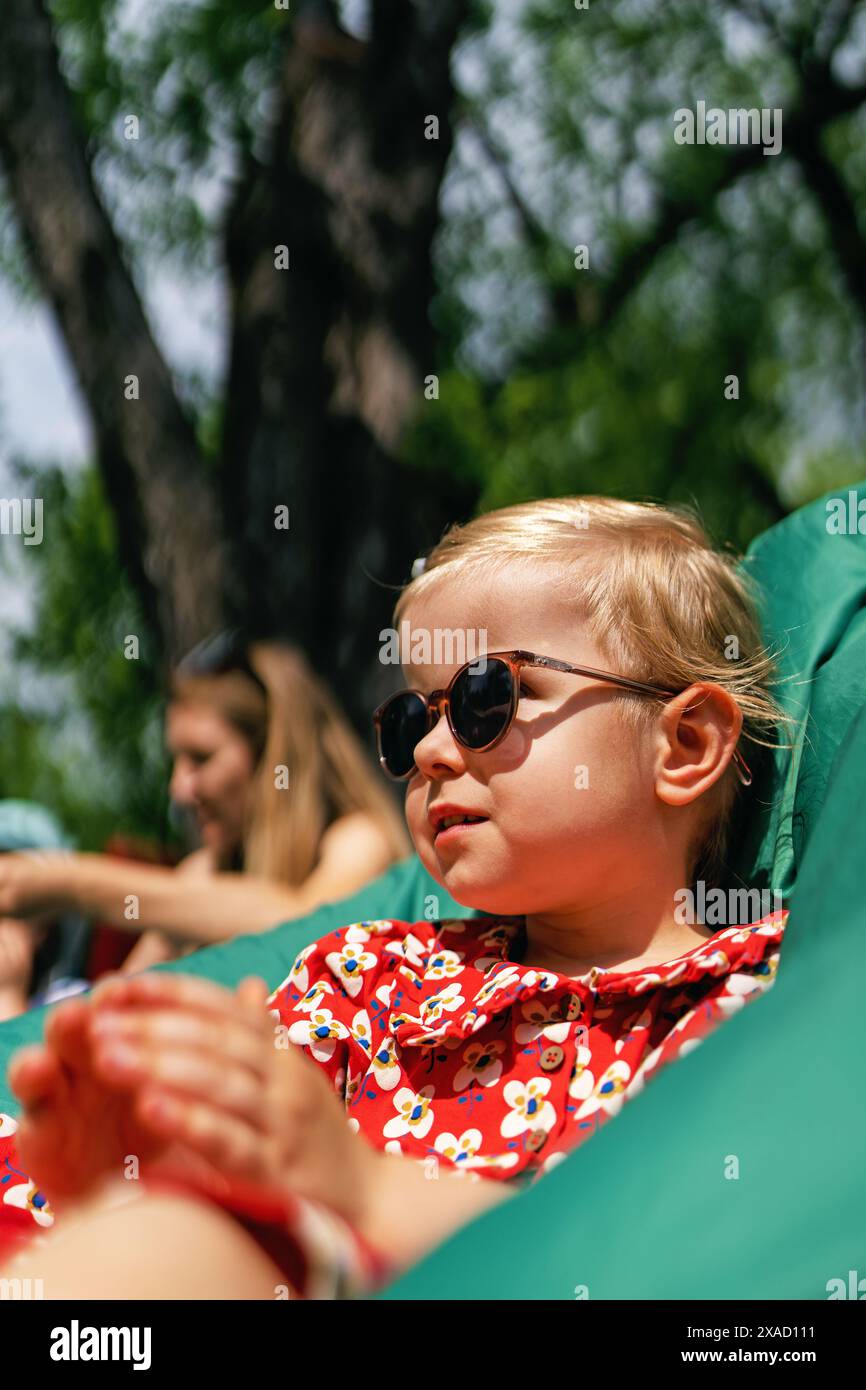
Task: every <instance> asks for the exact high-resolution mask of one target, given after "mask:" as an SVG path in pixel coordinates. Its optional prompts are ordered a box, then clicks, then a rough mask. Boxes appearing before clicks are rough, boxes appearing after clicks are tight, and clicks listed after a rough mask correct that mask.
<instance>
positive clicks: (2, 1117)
mask: <svg viewBox="0 0 866 1390" xmlns="http://www.w3.org/2000/svg"><path fill="white" fill-rule="evenodd" d="M17 1132H18V1121H17V1120H15V1119H13V1118H12V1116H11V1115H6V1114H4V1113H3V1112H2V1111H0V1139H8V1138H9V1135H10V1134H17Z"/></svg>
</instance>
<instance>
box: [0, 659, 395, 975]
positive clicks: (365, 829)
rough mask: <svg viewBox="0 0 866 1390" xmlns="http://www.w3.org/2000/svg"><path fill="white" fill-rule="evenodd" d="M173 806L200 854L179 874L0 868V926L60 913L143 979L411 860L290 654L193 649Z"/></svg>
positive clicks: (55, 859) (326, 705)
mask: <svg viewBox="0 0 866 1390" xmlns="http://www.w3.org/2000/svg"><path fill="white" fill-rule="evenodd" d="M166 737H167V742H168V747H169V751H170V753H171V755H172V759H173V771H172V779H171V795H172V798H173V799H174V800H175V801H176V802H177V804H178V805H179V806H181V807H183V808H184V809H185V810H186V812H187V813H188V814H189V815H190V816H191V817H192V818H194V820H195V823H196V828H197V832H198V839H199V848H198V849H196V850H195V851H194V852H193V853H192V854H190V855H189V856H188V857H187V858H186V859H184V860H182V862H181V863H180V864H179V865H178V867H177V868H174V869H170V868H160V867H156V866H152V865H144V864H138V863H135V862H132V861H124V860H117V859H112V858H109V857H108V856H105V855H98V854H64V853H42V854H40V855H39V856H38V857H30V856H28V855H23V854H22V855H19V854H10V855H3V856H2V857H0V917H3V916H6V917H9V916H18V917H23V916H32V915H35V914H37V913H46V912H57V911H61V910H71V911H78V912H81V913H84V914H86V915H88V916H92V917H95V918H96V919H98V920H101V921H105V922H110V923H112V924H114V925H116V926H119V927H123V928H126V929H128V930H131V931H136V932H140V931H141V932H143V933H144V934H143V935H142V937H141V940H140V941H138V942H137V943H136V945H135V947H134V948H133V951H132V952H131V953H130V955H129V956H128V957H127V961H126V962H125V965H124V969H135V970H138V969H143V968H145V967H146V966H148V965H151V964H153V963H155V962H156V961H158V960H165V959H169V958H170V957H171V956H173V955H177V954H179V953H180V952H181V951H182V950H183V948H184V946H187V947H189V946H190V945H191V944H193V945H199V946H200V945H205V944H209V943H212V942H215V941H221V940H225V939H227V938H230V937H233V936H236V935H238V934H241V933H245V932H258V931H263V930H264V929H266V928H268V927H271V926H274V925H275V924H276V923H278V922H281V921H284V920H286V919H287V918H291V917H296V916H300V915H302V914H303V913H305V912H310V911H312V910H314V909H315V908H316V907H317V906H319V905H320V904H321V903H324V902H329V901H332V900H333V899H335V898H340V897H344V896H345V895H347V894H349V893H351V892H353V891H355V890H356V889H358V888H361V887H362V886H363V885H364V884H365V883H366V882H368V881H369V880H370V879H373V878H376V877H377V876H378V875H379V874H381V873H382V872H384V870H385V869H386V868H387V867H388V866H389V865H390V864H391V863H393V862H394V861H395V860H397V859H400V858H403V857H404V856H405V855H407V854H408V853H409V852H410V846H409V842H408V839H407V837H406V832H405V830H404V828H403V823H402V818H401V817H400V815H399V813H398V811H397V810H396V808H395V807H394V806H393V805H392V802H391V800H390V797H389V796H388V793H387V791H386V790H385V788H384V786H383V785H381V784H380V783H379V781H378V778H377V775H376V772H375V770H374V769H373V767H372V766H371V764H370V762H369V761H368V759H367V757H366V755H365V753H364V750H363V747H362V745H361V743H360V740H359V739H358V738H357V737H356V735H355V734H354V732H353V731H352V729H351V728H350V726H349V724H348V722H347V721H346V719H345V717H344V716H343V714H342V713H341V712H340V710H339V709H338V707H337V705H336V703H335V701H334V700H333V698H332V697H331V696H330V694H329V693H328V691H327V690H326V688H325V686H324V685H323V683H322V682H321V681H320V680H319V679H318V678H317V677H316V676H315V675H314V674H313V672H312V671H311V670H310V668H309V666H308V664H307V662H306V660H305V658H304V656H303V655H302V653H301V652H299V651H298V650H296V649H295V648H292V647H288V646H283V645H277V644H270V643H257V644H255V645H253V646H251V647H249V648H248V649H244V648H243V647H241V646H239V645H238V644H237V643H236V641H235V639H234V638H233V637H232V635H231V634H222V635H221V636H220V637H219V638H216V639H212V640H210V641H209V642H207V643H204V644H202V645H201V646H200V647H198V648H196V649H195V651H193V652H192V653H190V655H189V656H188V657H186V658H185V659H184V661H183V662H182V663H181V665H180V667H179V668H178V670H177V672H176V673H175V676H174V679H173V681H172V687H171V696H170V702H169V706H168V712H167V720H166Z"/></svg>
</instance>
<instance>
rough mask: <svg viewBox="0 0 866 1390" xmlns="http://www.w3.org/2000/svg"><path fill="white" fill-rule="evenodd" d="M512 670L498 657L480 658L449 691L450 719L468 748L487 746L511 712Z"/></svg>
mask: <svg viewBox="0 0 866 1390" xmlns="http://www.w3.org/2000/svg"><path fill="white" fill-rule="evenodd" d="M511 704H512V680H511V670H510V668H509V667H508V666H506V664H505V662H504V661H500V660H499V658H498V657H481V658H479V660H478V661H477V662H474V663H473V665H472V666H467V667H466V669H465V670H464V671H463V672H461V674H460V676H459V677H458V679H457V680H456V681H455V683H454V688H453V690H452V691H451V718H452V720H453V724H454V729H455V731H456V733H457V737H458V738H459V739H460V741H461V742H462V743H463V744H464V745H465V747H467V748H486V747H487V745H488V744H489V743H492V742H493V740H494V739H495V738H497V737H498V736H499V734H501V733H502V730H503V729H504V728H505V727H506V725H507V724H508V720H509V718H510V715H511Z"/></svg>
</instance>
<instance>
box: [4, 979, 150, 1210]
mask: <svg viewBox="0 0 866 1390" xmlns="http://www.w3.org/2000/svg"><path fill="white" fill-rule="evenodd" d="M92 1013H93V1006H92V996H87V997H86V998H83V999H82V998H76V999H69V1000H67V1001H65V1002H64V1003H62V1004H58V1005H57V1006H56V1007H55V1008H54V1009H53V1010H52V1011H51V1013H50V1014H49V1015H48V1019H47V1021H46V1025H45V1041H44V1044H41V1045H40V1044H34V1045H32V1046H28V1047H24V1048H21V1049H19V1051H18V1052H16V1053H15V1054H14V1056H13V1057H12V1060H11V1061H10V1064H9V1084H10V1086H11V1088H12V1091H13V1092H14V1094H15V1095H16V1096H17V1097H18V1099H19V1100H20V1101H21V1104H22V1106H23V1112H22V1114H21V1116H20V1117H19V1120H18V1125H19V1128H18V1133H17V1134H16V1136H15V1140H16V1148H17V1151H18V1155H19V1157H20V1160H21V1163H22V1166H23V1168H24V1171H25V1172H26V1173H27V1174H28V1176H29V1177H31V1178H32V1180H33V1181H34V1182H35V1183H36V1184H37V1186H39V1187H40V1188H41V1189H43V1191H44V1192H45V1193H46V1195H47V1197H48V1199H49V1201H50V1202H51V1203H52V1205H53V1206H55V1207H58V1208H59V1207H61V1206H62V1205H64V1204H65V1203H67V1202H71V1201H73V1200H75V1199H76V1198H78V1197H81V1196H83V1195H84V1194H85V1193H86V1192H88V1190H89V1189H91V1188H92V1187H94V1186H95V1185H97V1184H98V1183H100V1182H101V1181H103V1180H104V1179H105V1178H107V1177H112V1176H114V1177H117V1176H120V1175H121V1174H122V1173H123V1165H124V1161H125V1160H126V1159H127V1158H128V1157H129V1156H130V1155H135V1156H137V1157H138V1159H139V1160H140V1161H145V1160H152V1159H154V1158H156V1157H157V1156H158V1155H161V1154H164V1153H165V1152H166V1150H167V1144H166V1141H165V1140H164V1139H163V1138H162V1137H161V1136H156V1135H155V1134H154V1133H153V1131H152V1130H150V1129H149V1128H147V1127H145V1126H143V1125H142V1124H141V1123H140V1122H139V1121H138V1120H137V1119H136V1116H135V1108H134V1102H135V1097H133V1096H129V1095H123V1094H120V1093H118V1092H117V1091H114V1090H112V1089H111V1088H109V1087H107V1086H106V1085H105V1083H104V1082H103V1081H101V1080H100V1079H99V1077H98V1076H97V1074H96V1072H95V1070H94V1065H93V1054H92V1049H91V1045H90V1039H89V1032H88V1030H89V1024H90V1020H91V1017H92Z"/></svg>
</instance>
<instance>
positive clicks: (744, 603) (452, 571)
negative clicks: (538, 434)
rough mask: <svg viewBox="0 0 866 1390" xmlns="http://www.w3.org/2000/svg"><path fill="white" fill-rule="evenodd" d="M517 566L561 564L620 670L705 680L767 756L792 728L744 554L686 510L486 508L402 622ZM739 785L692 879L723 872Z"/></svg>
mask: <svg viewBox="0 0 866 1390" xmlns="http://www.w3.org/2000/svg"><path fill="white" fill-rule="evenodd" d="M519 560H523V561H531V560H540V561H544V562H550V563H551V566H554V565H555V566H557V567H558V568H557V573H556V575H555V579H554V582H555V583H556V586H557V588H558V589H559V590H560V591H563V592H565V594H566V595H568V596H571V595H573V598H574V604H575V613H576V615H579V616H580V617H581V618H582V619H583V620H585V621H586V622H587V625H588V627H589V630H590V632H591V634H592V636H593V638H594V639H595V641H596V642H597V644H598V645H599V646H600V647H601V648H602V650H603V651H604V652H605V653H607V654H608V655H609V658H610V663H611V664H610V669H611V670H612V671H615V672H616V673H617V674H619V675H624V676H630V677H632V678H633V679H635V680H640V681H645V682H649V683H651V684H654V685H659V686H662V687H664V688H665V689H667V690H673V691H678V690H683V689H685V688H686V687H687V686H689V685H691V684H693V683H694V682H697V681H702V682H703V681H707V682H712V683H714V684H716V685H719V686H721V687H723V688H724V689H725V690H727V691H728V692H729V693H730V694H731V695H732V696H733V697H734V699H735V700H736V702H737V704H738V705H739V707H740V709H741V710H742V713H743V730H742V737H743V738H745V739H747V740H749V741H750V742H751V743H752V744H753V745H756V746H757V747H758V749H759V750H760V749H765V748H769V747H773V746H776V738H777V734H778V730H779V728H780V727H781V726H782V725H784V724H787V723H790V722H792V721H790V720H789V718H788V717H787V716H786V715H785V714H784V713H783V711H782V710H781V708H780V707H779V705H778V704H777V703H776V701H775V699H774V698H773V696H772V695H771V693H770V686H771V684H772V683H773V677H774V671H775V666H774V660H773V657H772V656H771V654H770V653H769V652H768V651H767V650H766V649H765V648H764V646H763V645H762V641H761V634H760V628H759V625H758V619H757V613H756V595H755V593H754V591H753V590H752V587H751V586H750V584H749V582H748V581H747V579H746V578H745V577H744V575H743V574H742V572H741V571H739V570H738V569H737V568H736V557H734V556H728V555H725V554H722V553H720V552H719V551H717V550H715V549H714V548H713V546H712V544H711V542H710V540H709V538H708V536H707V534H706V532H705V531H704V528H703V526H702V524H701V522H700V520H699V518H698V516H697V515H696V514H695V513H694V512H692V511H691V510H690V509H689V508H686V507H679V506H661V505H659V504H656V503H637V502H622V501H619V500H618V499H616V498H611V497H593V496H587V497H554V498H545V499H543V500H539V501H534V502H521V503H518V504H516V505H514V506H510V507H502V508H500V509H498V510H497V511H493V512H488V513H486V514H485V515H483V516H479V517H476V518H475V519H474V520H472V521H469V522H467V523H465V524H464V525H455V526H452V527H451V528H450V529H449V530H448V531H446V533H445V534H444V535H443V537H442V539H441V540H440V541H439V542H438V544H437V545H435V546H434V548H433V550H432V551H431V552H430V554H429V555H428V556H427V558H426V562H425V565H424V569H423V572H422V573H420V574H419V575H418V576H417V577H416V578H414V579H413V580H412V581H411V582H410V583H409V584H408V585H407V586H406V587H405V589H404V590H403V591H402V593H401V595H400V598H399V599H398V602H397V606H396V609H395V615H394V620H395V622H399V621H400V618H401V616H402V615H403V614H404V613H405V610H406V608H407V607H408V605H409V604H410V603H411V602H413V601H414V600H416V599H419V598H421V597H422V596H426V595H427V594H429V593H430V591H431V590H433V589H435V587H436V586H437V585H438V584H440V583H441V582H442V581H443V580H445V579H448V578H453V577H455V576H458V575H459V576H461V577H463V576H466V575H468V574H469V573H471V572H477V571H483V572H484V574H485V576H488V575H492V574H495V573H496V572H497V571H501V570H502V569H503V568H504V567H505V566H508V565H511V564H513V563H514V562H515V561H519ZM599 561H601V563H598V562H599ZM578 578H579V583H577V582H576V581H577V580H578ZM732 643H735V644H736V647H735V648H732V646H731V644H732ZM732 650H736V652H737V655H736V658H735V659H730V658H729V656H728V652H729V651H732ZM546 655H550V656H559V655H561V653H558V652H549V653H546ZM613 690H615V688H614V687H612V691H613ZM615 693H616V694H617V696H618V697H619V698H620V699H621V700H622V702H623V709H624V712H625V713H626V717H627V718H629V719H631V720H632V721H633V722H635V723H637V722H643V721H650V720H652V719H654V718H655V715H656V712H657V706H656V702H655V701H653V700H652V699H651V698H647V697H646V696H639V695H635V694H632V693H630V692H628V691H616V692H615ZM747 761H749V762H750V763H751V762H752V761H753V759H752V757H751V756H750V757H749V758H747ZM740 789H741V788H740V783H739V781H738V780H737V778H736V774H735V771H734V769H733V767H731V766H729V767H728V768H727V769H726V771H725V774H724V776H723V777H722V778H721V779H720V781H719V783H718V784H717V786H716V788H714V789H713V790H714V791H715V792H716V796H715V797H714V798H713V803H714V804H712V806H711V808H708V812H709V813H708V815H706V816H705V817H704V820H703V824H702V826H701V828H700V832H699V834H698V836H697V838H696V840H695V842H694V843H693V845H692V854H691V864H690V875H691V877H692V879H693V880H696V879H699V878H703V879H704V880H705V881H707V882H715V881H717V880H718V878H719V876H720V874H721V873H722V871H723V868H724V857H725V853H726V849H727V843H728V838H729V832H730V826H731V818H732V814H733V810H734V807H735V804H736V801H737V797H738V794H739V791H740Z"/></svg>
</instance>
